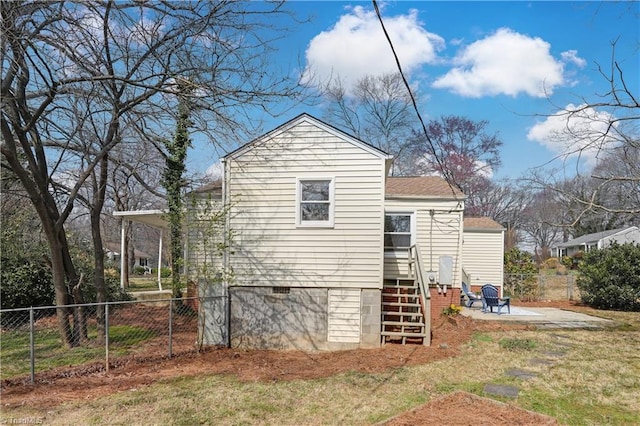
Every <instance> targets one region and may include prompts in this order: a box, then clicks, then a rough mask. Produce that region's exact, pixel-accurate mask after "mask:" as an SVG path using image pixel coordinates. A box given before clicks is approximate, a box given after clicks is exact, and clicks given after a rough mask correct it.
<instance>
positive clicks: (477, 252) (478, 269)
mask: <svg viewBox="0 0 640 426" xmlns="http://www.w3.org/2000/svg"><path fill="white" fill-rule="evenodd" d="M503 262H504V235H503V231H481V230H478V231H465V232H464V242H463V244H462V263H463V267H464V269H465V272H466V273H467V274H468V275H469V276H470V281H471V282H469V283H467V284H469V285H472V286H480V285H483V284H487V283H490V284H493V285H495V286H500V287H501V286H502V282H503V276H504V275H503V271H504V268H503Z"/></svg>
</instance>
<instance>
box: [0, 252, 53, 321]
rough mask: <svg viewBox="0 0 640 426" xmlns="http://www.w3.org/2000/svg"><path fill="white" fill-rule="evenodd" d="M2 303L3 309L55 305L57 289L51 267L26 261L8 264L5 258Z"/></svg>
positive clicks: (0, 293)
mask: <svg viewBox="0 0 640 426" xmlns="http://www.w3.org/2000/svg"><path fill="white" fill-rule="evenodd" d="M2 263H3V265H2V275H1V279H2V286H0V303H1V307H2V309H15V308H28V307H30V306H48V305H53V304H54V300H55V290H54V288H53V281H52V278H51V269H50V268H49V267H48V266H47V265H45V264H43V263H36V262H29V261H24V262H23V263H21V264H19V265H17V264H8V262H7V261H6V260H3V262H2Z"/></svg>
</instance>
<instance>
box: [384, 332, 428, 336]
mask: <svg viewBox="0 0 640 426" xmlns="http://www.w3.org/2000/svg"><path fill="white" fill-rule="evenodd" d="M380 335H382V336H389V337H427V334H426V333H407V332H402V331H381V332H380Z"/></svg>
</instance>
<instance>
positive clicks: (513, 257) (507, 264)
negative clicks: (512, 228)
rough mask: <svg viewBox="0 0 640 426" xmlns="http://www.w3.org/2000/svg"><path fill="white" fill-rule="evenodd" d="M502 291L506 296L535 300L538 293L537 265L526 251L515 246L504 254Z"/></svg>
mask: <svg viewBox="0 0 640 426" xmlns="http://www.w3.org/2000/svg"><path fill="white" fill-rule="evenodd" d="M504 273H505V280H504V291H505V294H506V295H507V296H511V297H515V298H519V299H522V300H535V299H537V298H538V295H539V288H538V277H537V274H538V267H537V266H536V264H535V262H534V261H533V258H532V257H531V255H530V254H528V253H527V252H524V251H522V250H520V249H519V248H517V247H514V248H512V249H511V250H509V251H507V252H506V253H505V254H504Z"/></svg>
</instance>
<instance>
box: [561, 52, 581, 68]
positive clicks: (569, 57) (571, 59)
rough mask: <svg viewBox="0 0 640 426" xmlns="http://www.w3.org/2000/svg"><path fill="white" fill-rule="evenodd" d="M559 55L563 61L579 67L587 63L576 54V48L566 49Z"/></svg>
mask: <svg viewBox="0 0 640 426" xmlns="http://www.w3.org/2000/svg"><path fill="white" fill-rule="evenodd" d="M560 56H562V60H563V61H564V62H567V63H573V64H575V65H577V66H578V67H580V68H584V66H585V65H587V61H585V60H584V59H582V58H581V57H579V56H578V51H577V50H567V51H566V52H562V53H561V54H560Z"/></svg>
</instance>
